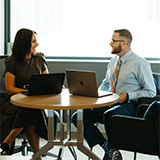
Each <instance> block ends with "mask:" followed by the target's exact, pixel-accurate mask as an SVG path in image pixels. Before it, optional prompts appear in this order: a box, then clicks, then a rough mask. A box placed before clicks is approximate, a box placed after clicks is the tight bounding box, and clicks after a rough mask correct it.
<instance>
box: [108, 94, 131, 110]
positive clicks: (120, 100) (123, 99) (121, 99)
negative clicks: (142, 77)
mask: <svg viewBox="0 0 160 160" xmlns="http://www.w3.org/2000/svg"><path fill="white" fill-rule="evenodd" d="M127 98H128V93H124V94H120V95H119V101H118V103H119V104H120V103H123V102H124V101H126V100H127ZM115 105H116V104H115ZM115 105H113V106H115ZM111 107H112V105H110V106H109V108H111Z"/></svg>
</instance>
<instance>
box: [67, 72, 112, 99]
mask: <svg viewBox="0 0 160 160" xmlns="http://www.w3.org/2000/svg"><path fill="white" fill-rule="evenodd" d="M66 76H67V83H68V89H69V93H71V94H73V95H81V96H90V97H103V96H108V95H111V94H112V92H107V91H103V90H98V88H97V81H96V73H95V72H94V71H83V70H72V69H67V70H66Z"/></svg>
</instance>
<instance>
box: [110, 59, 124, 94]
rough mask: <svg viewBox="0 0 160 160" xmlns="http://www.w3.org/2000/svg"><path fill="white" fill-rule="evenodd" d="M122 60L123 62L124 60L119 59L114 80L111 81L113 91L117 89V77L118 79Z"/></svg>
mask: <svg viewBox="0 0 160 160" xmlns="http://www.w3.org/2000/svg"><path fill="white" fill-rule="evenodd" d="M121 62H122V60H121V59H119V60H118V63H117V65H116V67H115V69H114V74H113V77H112V81H111V91H112V92H113V93H114V91H115V87H116V83H117V79H118V74H119V70H120V66H121Z"/></svg>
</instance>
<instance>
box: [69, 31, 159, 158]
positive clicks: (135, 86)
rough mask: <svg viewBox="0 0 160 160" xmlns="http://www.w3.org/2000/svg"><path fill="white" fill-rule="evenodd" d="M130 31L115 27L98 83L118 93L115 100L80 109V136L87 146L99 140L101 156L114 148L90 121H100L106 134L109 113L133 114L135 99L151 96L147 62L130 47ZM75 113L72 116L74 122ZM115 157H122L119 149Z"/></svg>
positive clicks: (107, 89)
mask: <svg viewBox="0 0 160 160" xmlns="http://www.w3.org/2000/svg"><path fill="white" fill-rule="evenodd" d="M131 42H132V35H131V33H130V32H129V31H128V30H127V29H121V30H115V31H114V34H113V36H112V41H111V43H110V46H111V47H112V54H115V56H113V57H112V58H111V61H110V63H109V64H108V66H107V72H106V77H105V79H104V80H103V82H102V84H101V85H100V87H99V89H100V90H106V91H112V92H114V93H117V94H118V95H119V102H118V104H116V105H114V106H106V107H101V108H95V109H93V110H91V109H85V110H84V112H83V113H84V115H83V116H84V117H83V120H84V137H85V139H86V141H87V143H88V144H89V146H90V148H92V147H94V146H95V145H97V144H99V145H100V146H101V147H102V148H103V149H104V151H105V155H104V157H103V160H111V159H112V155H113V152H114V151H115V149H112V148H109V147H108V140H106V139H105V137H104V136H103V135H102V133H101V132H100V131H99V130H98V128H97V127H96V126H95V125H94V123H97V122H99V123H104V125H105V131H106V134H107V135H108V129H109V120H110V118H111V117H112V116H113V115H127V116H134V115H135V112H136V101H137V99H138V98H140V97H154V96H155V95H156V87H155V84H154V80H153V76H152V71H151V67H150V64H149V63H148V62H147V61H146V60H145V59H143V58H141V57H139V56H138V55H136V54H135V53H133V51H132V50H131ZM76 119H77V113H74V115H73V116H72V121H73V123H74V125H77V123H76V122H77V121H76ZM115 160H122V155H121V153H120V152H119V151H117V152H116V156H115Z"/></svg>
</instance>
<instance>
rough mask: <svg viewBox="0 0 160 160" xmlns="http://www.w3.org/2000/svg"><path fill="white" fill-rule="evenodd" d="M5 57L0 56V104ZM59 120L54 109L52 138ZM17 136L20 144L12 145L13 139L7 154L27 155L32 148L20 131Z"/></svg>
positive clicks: (2, 91) (3, 81)
mask: <svg viewBox="0 0 160 160" xmlns="http://www.w3.org/2000/svg"><path fill="white" fill-rule="evenodd" d="M7 57H8V56H7V55H6V56H0V104H1V102H2V101H3V95H4V93H5V91H6V89H5V78H4V70H5V64H4V61H5V59H6V58H7ZM59 120H60V116H59V113H58V112H57V111H54V138H55V137H56V131H57V123H58V121H59ZM17 138H23V140H22V144H21V145H18V146H14V145H15V141H14V142H13V144H12V146H11V152H10V153H9V154H10V155H11V154H15V153H18V152H22V155H23V156H27V155H28V151H31V152H32V149H31V147H30V146H29V145H28V141H27V139H26V136H25V134H24V133H20V134H19V135H18V136H17ZM13 147H14V148H13ZM2 155H6V153H4V154H2ZM43 156H51V157H57V155H55V154H52V153H49V152H47V153H45V154H44V155H43Z"/></svg>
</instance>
